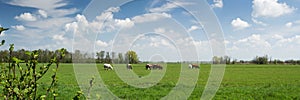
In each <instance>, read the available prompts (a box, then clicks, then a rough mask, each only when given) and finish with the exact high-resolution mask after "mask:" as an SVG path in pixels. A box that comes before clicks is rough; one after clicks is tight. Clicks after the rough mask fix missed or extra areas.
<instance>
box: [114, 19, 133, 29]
mask: <svg viewBox="0 0 300 100" xmlns="http://www.w3.org/2000/svg"><path fill="white" fill-rule="evenodd" d="M115 22H116V25H117V26H119V27H124V28H130V27H133V26H134V22H133V21H132V20H131V19H129V18H126V19H125V20H120V19H116V20H115Z"/></svg>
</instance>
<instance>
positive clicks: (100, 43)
mask: <svg viewBox="0 0 300 100" xmlns="http://www.w3.org/2000/svg"><path fill="white" fill-rule="evenodd" d="M96 44H97V45H98V46H100V47H107V46H108V43H106V42H103V41H101V40H97V41H96Z"/></svg>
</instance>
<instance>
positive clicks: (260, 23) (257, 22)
mask: <svg viewBox="0 0 300 100" xmlns="http://www.w3.org/2000/svg"><path fill="white" fill-rule="evenodd" d="M252 21H253V22H254V23H255V24H258V25H262V26H268V24H266V23H264V22H262V21H259V20H256V19H254V18H252Z"/></svg>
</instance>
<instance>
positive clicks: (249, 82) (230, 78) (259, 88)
mask: <svg viewBox="0 0 300 100" xmlns="http://www.w3.org/2000/svg"><path fill="white" fill-rule="evenodd" d="M97 66H98V71H99V73H100V75H101V78H102V79H103V81H104V83H105V84H106V85H107V87H108V88H109V89H110V91H111V92H112V93H114V94H115V95H116V96H118V97H119V98H121V99H159V98H162V97H164V96H165V95H167V94H168V93H169V92H170V90H171V89H172V88H173V87H174V86H175V85H176V82H177V81H178V77H179V72H180V70H181V69H180V64H168V67H167V70H166V74H165V75H164V77H163V79H162V80H161V81H160V82H159V83H158V84H156V85H155V86H153V87H151V88H135V87H132V86H130V85H127V84H126V83H124V82H123V81H122V80H121V79H120V78H119V77H118V75H117V74H116V73H115V71H113V70H104V69H103V67H102V65H100V64H99V65H97ZM133 66H134V67H133V69H134V72H135V73H136V74H137V75H139V76H141V77H143V76H146V75H148V74H149V73H150V71H148V70H145V67H144V64H137V65H133ZM83 67H84V66H83ZM124 67H125V65H124ZM209 73H210V65H201V68H200V72H199V77H198V81H197V84H196V87H195V89H194V91H193V93H192V94H191V96H190V97H189V99H199V98H200V97H201V94H202V91H203V90H204V87H205V85H206V82H207V79H208V75H209ZM50 76H51V75H50V74H47V75H46V76H45V78H44V79H42V80H41V81H40V82H41V83H43V84H48V83H49V82H50ZM58 78H59V80H58V86H57V87H58V91H59V93H58V94H59V98H58V99H71V98H72V97H73V96H74V95H75V93H76V91H78V90H79V87H78V85H77V82H76V78H75V74H74V71H73V67H72V64H62V65H61V67H60V69H59V71H58ZM40 93H42V92H40ZM214 99H271V100H273V99H280V100H282V99H297V100H300V66H299V65H227V67H226V72H225V75H224V78H223V81H222V84H221V86H220V88H219V90H218V91H217V93H216V95H215V97H214Z"/></svg>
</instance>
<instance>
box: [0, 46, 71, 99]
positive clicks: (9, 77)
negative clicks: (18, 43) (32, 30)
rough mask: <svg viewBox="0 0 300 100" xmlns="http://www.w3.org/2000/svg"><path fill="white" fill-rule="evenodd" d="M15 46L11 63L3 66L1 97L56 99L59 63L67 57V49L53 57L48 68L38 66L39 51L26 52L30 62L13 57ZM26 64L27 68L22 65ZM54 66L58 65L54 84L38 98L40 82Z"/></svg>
mask: <svg viewBox="0 0 300 100" xmlns="http://www.w3.org/2000/svg"><path fill="white" fill-rule="evenodd" d="M13 50H14V45H13V44H11V45H10V48H9V57H8V58H9V63H8V65H7V66H6V65H5V64H2V66H1V77H0V80H1V87H3V88H2V91H1V92H2V93H1V95H2V96H3V97H4V98H5V99H18V100H19V99H21V100H23V99H34V100H35V99H38V98H45V97H47V96H48V95H49V94H52V95H53V96H54V98H55V97H56V96H57V94H56V91H55V85H56V82H57V79H56V72H57V70H58V67H59V62H60V60H61V59H63V57H64V56H65V49H60V50H58V52H57V53H55V55H54V56H53V59H51V61H50V62H49V63H48V64H47V65H46V66H39V65H38V60H37V59H38V57H39V54H38V51H33V52H26V55H27V56H29V59H28V61H24V60H20V59H18V58H16V57H14V56H13V55H12V52H13ZM24 62H25V63H26V64H25V67H23V66H21V63H24ZM52 64H56V68H55V69H53V73H54V74H53V76H52V77H51V78H52V83H51V85H50V86H49V87H48V89H47V94H45V95H39V96H37V91H38V86H39V83H38V81H39V80H40V79H41V78H42V77H43V76H44V75H45V74H46V73H47V72H48V70H49V69H50V67H51V65H52Z"/></svg>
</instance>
